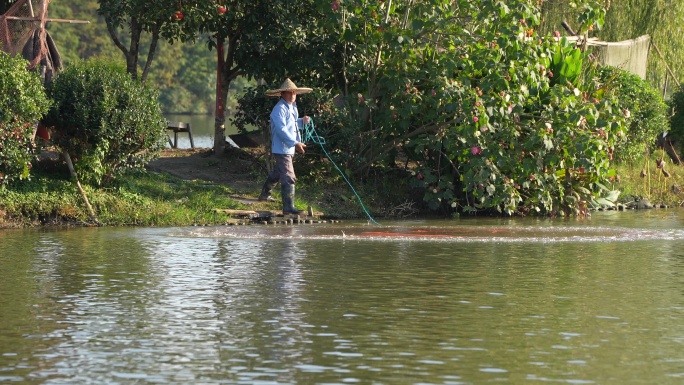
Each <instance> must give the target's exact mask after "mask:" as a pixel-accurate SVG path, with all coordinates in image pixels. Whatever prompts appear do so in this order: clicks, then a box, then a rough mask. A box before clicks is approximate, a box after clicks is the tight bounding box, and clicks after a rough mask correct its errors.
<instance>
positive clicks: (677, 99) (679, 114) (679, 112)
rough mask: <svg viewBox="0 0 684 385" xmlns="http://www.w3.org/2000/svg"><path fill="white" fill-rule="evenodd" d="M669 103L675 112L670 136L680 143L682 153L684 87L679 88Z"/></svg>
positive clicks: (671, 120)
mask: <svg viewBox="0 0 684 385" xmlns="http://www.w3.org/2000/svg"><path fill="white" fill-rule="evenodd" d="M669 104H670V107H671V109H672V111H673V112H674V113H673V114H672V116H671V117H670V132H669V133H668V137H669V139H671V140H672V141H674V142H676V143H678V146H677V150H679V151H680V153H681V148H682V144H684V87H681V86H680V87H679V88H677V90H676V91H675V92H674V94H672V98H671V99H670V103H669Z"/></svg>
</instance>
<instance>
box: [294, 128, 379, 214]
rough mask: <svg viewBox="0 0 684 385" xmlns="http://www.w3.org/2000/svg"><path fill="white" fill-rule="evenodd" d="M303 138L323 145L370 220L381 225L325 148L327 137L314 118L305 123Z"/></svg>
mask: <svg viewBox="0 0 684 385" xmlns="http://www.w3.org/2000/svg"><path fill="white" fill-rule="evenodd" d="M303 139H304V143H309V142H311V143H315V144H318V145H320V146H321V150H323V153H324V154H325V156H326V157H328V159H329V160H330V162H331V163H332V164H333V166H335V168H336V169H337V172H339V173H340V175H341V176H342V179H344V181H345V182H347V184H348V185H349V187H350V188H351V190H352V191H353V192H354V195H356V198H357V199H358V200H359V203H360V204H361V208H363V211H364V212H365V213H366V215H367V216H368V219H370V221H371V222H373V223H374V224H376V225H380V224H379V223H378V222H376V221H375V219H373V217H372V216H371V215H370V213H369V212H368V210H367V209H366V206H364V204H363V201H362V200H361V197H360V196H359V194H358V193H357V192H356V190H355V189H354V186H352V184H351V183H350V182H349V180H348V179H347V177H346V176H344V173H343V172H342V170H340V168H339V167H337V164H336V163H335V161H334V160H332V158H331V157H330V154H328V151H326V150H325V146H323V145H324V144H325V138H323V137H322V136H320V135H318V132H316V129H315V128H314V124H313V120H312V119H309V123H307V124H305V125H304V138H303Z"/></svg>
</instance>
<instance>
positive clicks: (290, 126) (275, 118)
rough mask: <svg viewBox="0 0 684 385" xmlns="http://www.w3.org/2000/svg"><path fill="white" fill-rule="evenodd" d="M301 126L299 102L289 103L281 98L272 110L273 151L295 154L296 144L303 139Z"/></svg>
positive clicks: (275, 152) (274, 152)
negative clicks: (298, 109)
mask: <svg viewBox="0 0 684 385" xmlns="http://www.w3.org/2000/svg"><path fill="white" fill-rule="evenodd" d="M301 126H302V119H301V118H299V111H297V103H292V104H288V103H287V102H286V101H285V99H283V98H281V99H280V100H279V101H278V104H276V105H275V107H273V111H271V152H272V153H273V154H287V155H294V153H295V144H297V143H298V142H301V141H302V136H301V133H300V132H299V130H300V127H301Z"/></svg>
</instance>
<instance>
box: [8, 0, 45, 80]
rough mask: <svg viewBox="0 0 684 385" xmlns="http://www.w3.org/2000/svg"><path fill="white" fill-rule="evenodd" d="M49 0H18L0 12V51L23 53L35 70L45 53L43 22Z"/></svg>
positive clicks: (13, 54)
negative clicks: (0, 13) (2, 12)
mask: <svg viewBox="0 0 684 385" xmlns="http://www.w3.org/2000/svg"><path fill="white" fill-rule="evenodd" d="M49 2H50V0H18V1H17V2H15V3H14V4H12V6H11V7H10V8H9V9H8V10H7V12H5V13H4V14H2V15H0V50H2V51H5V52H7V53H9V54H10V55H11V56H15V55H17V54H18V53H20V52H21V53H22V54H23V56H24V57H25V58H26V59H27V60H29V66H28V69H34V68H36V66H37V65H38V64H39V63H40V61H41V60H42V59H44V58H45V57H46V56H47V55H48V51H49V50H48V45H47V43H46V31H45V22H46V21H47V13H48V12H47V9H48V3H49Z"/></svg>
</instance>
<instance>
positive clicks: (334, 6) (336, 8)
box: [332, 1, 340, 11]
mask: <svg viewBox="0 0 684 385" xmlns="http://www.w3.org/2000/svg"><path fill="white" fill-rule="evenodd" d="M339 8H340V3H338V2H337V1H333V2H332V9H333V11H337V10H338V9H339Z"/></svg>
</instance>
